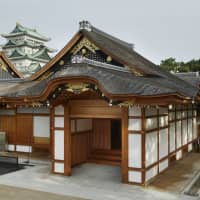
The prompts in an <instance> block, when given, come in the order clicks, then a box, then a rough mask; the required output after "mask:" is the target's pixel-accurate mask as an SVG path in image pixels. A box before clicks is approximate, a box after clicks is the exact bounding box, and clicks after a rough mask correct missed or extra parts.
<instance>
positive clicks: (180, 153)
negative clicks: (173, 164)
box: [176, 150, 182, 160]
mask: <svg viewBox="0 0 200 200" xmlns="http://www.w3.org/2000/svg"><path fill="white" fill-rule="evenodd" d="M181 158H182V150H179V151H177V152H176V160H180V159H181Z"/></svg>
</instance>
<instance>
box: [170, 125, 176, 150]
mask: <svg viewBox="0 0 200 200" xmlns="http://www.w3.org/2000/svg"><path fill="white" fill-rule="evenodd" d="M169 138H170V152H173V151H175V147H176V140H175V123H170V136H169Z"/></svg>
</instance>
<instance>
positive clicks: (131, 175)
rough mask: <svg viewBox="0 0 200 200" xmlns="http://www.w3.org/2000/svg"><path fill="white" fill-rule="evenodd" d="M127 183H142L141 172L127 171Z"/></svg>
mask: <svg viewBox="0 0 200 200" xmlns="http://www.w3.org/2000/svg"><path fill="white" fill-rule="evenodd" d="M128 181H129V182H136V183H141V182H142V173H141V172H135V171H129V172H128Z"/></svg>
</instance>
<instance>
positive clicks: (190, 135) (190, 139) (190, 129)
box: [188, 119, 193, 142]
mask: <svg viewBox="0 0 200 200" xmlns="http://www.w3.org/2000/svg"><path fill="white" fill-rule="evenodd" d="M192 123H193V122H192V119H188V141H189V142H190V141H192V139H193V133H192Z"/></svg>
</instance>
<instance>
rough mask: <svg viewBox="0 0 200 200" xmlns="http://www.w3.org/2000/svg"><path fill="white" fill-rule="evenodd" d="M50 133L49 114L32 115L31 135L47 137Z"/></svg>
mask: <svg viewBox="0 0 200 200" xmlns="http://www.w3.org/2000/svg"><path fill="white" fill-rule="evenodd" d="M49 135H50V118H49V116H34V117H33V136H35V137H49Z"/></svg>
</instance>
